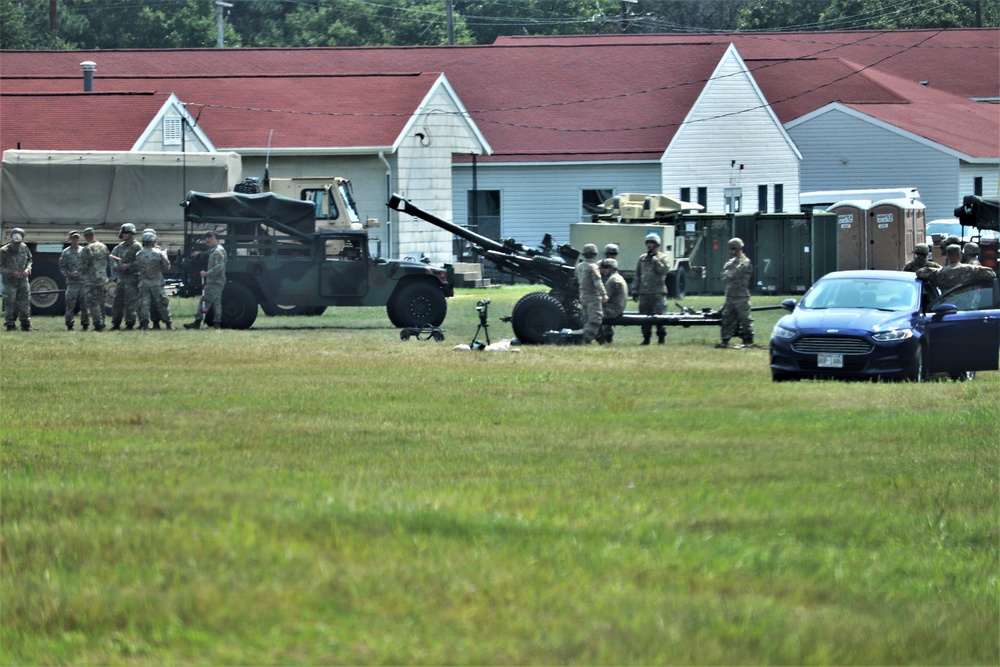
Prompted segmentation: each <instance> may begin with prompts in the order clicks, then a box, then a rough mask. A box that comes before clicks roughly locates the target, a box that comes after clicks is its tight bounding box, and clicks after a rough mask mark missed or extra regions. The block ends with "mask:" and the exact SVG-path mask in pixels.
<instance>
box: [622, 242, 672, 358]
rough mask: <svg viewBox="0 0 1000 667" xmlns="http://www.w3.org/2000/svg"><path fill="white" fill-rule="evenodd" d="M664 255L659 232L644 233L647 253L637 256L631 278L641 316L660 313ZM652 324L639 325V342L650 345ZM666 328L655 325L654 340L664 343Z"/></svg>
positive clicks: (664, 294) (663, 298) (664, 293)
mask: <svg viewBox="0 0 1000 667" xmlns="http://www.w3.org/2000/svg"><path fill="white" fill-rule="evenodd" d="M669 270H670V267H668V266H667V256H666V255H664V254H663V253H662V252H660V235H659V234H654V233H650V234H647V235H646V252H645V253H643V254H642V255H640V257H639V261H638V262H637V263H636V265H635V278H634V279H633V281H632V290H631V294H632V298H633V299H635V300H637V301H638V302H639V314H640V315H662V314H663V311H664V310H665V309H666V305H667V301H666V298H667V283H666V278H667V273H668V271H669ZM652 329H653V327H652V325H649V324H643V325H642V343H641V344H642V345H649V337H650V334H651V333H652ZM666 337H667V330H666V329H665V328H664V327H663V325H662V324H657V325H656V341H657V342H658V343H659V344H660V345H663V343H664V341H665V340H666Z"/></svg>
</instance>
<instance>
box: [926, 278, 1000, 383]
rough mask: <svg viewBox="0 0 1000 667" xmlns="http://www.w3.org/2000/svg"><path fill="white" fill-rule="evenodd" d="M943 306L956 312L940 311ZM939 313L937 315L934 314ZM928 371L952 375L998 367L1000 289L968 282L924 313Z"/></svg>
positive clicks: (990, 283) (994, 282)
mask: <svg viewBox="0 0 1000 667" xmlns="http://www.w3.org/2000/svg"><path fill="white" fill-rule="evenodd" d="M944 304H951V305H953V306H955V308H956V310H950V309H949V310H947V311H941V310H940V307H941V306H942V305H944ZM935 311H938V312H935ZM924 335H926V336H927V340H928V348H927V356H928V358H927V371H928V372H929V373H955V372H962V371H989V370H997V368H998V367H1000V363H998V359H1000V286H998V281H997V279H996V278H994V279H993V280H992V281H984V282H976V283H967V284H964V285H959V286H957V287H954V288H951V289H949V290H947V291H945V292H944V293H942V294H941V295H940V296H939V297H937V298H936V299H934V300H933V301H932V302H931V304H930V307H929V308H928V310H927V323H926V329H925V334H924Z"/></svg>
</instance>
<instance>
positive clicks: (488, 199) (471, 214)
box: [452, 190, 500, 261]
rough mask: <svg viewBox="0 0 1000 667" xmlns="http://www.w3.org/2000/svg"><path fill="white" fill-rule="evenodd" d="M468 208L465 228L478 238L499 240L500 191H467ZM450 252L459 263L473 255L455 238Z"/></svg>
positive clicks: (465, 242) (469, 247) (461, 241)
mask: <svg viewBox="0 0 1000 667" xmlns="http://www.w3.org/2000/svg"><path fill="white" fill-rule="evenodd" d="M466 205H467V206H468V210H467V218H466V223H465V226H466V227H467V228H468V229H469V230H470V231H473V232H476V233H477V234H479V235H480V236H485V237H486V238H490V239H499V238H500V191H499V190H468V191H467V192H466ZM452 252H453V253H454V255H455V257H457V258H458V260H459V261H468V260H470V259H472V258H473V257H474V256H475V255H473V253H472V250H471V245H470V243H469V242H468V241H466V240H465V239H462V238H459V237H457V236H456V237H455V240H454V242H453V244H452Z"/></svg>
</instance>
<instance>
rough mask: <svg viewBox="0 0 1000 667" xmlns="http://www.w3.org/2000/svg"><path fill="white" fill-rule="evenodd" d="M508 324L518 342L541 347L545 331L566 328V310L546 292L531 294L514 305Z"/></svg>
mask: <svg viewBox="0 0 1000 667" xmlns="http://www.w3.org/2000/svg"><path fill="white" fill-rule="evenodd" d="M510 324H511V327H512V328H513V329H514V335H515V336H517V339H518V340H519V341H521V342H522V343H524V344H526V345H527V344H533V345H541V344H542V343H544V342H545V332H546V331H560V330H562V329H564V328H566V324H567V319H566V308H564V307H563V305H562V304H561V303H559V300H558V299H556V298H555V297H554V296H552V295H551V294H549V293H548V292H531V293H530V294H525V295H524V296H523V297H521V299H520V300H519V301H518V302H517V303H516V304H514V310H513V312H511V315H510Z"/></svg>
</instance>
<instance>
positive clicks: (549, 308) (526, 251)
mask: <svg viewBox="0 0 1000 667" xmlns="http://www.w3.org/2000/svg"><path fill="white" fill-rule="evenodd" d="M388 206H389V208H392V209H395V210H397V211H401V212H403V213H406V214H407V215H412V216H414V217H416V218H420V219H421V220H424V221H426V222H429V223H431V224H432V225H435V226H437V227H440V228H441V229H444V230H445V231H449V232H451V233H452V234H454V235H455V236H458V237H459V238H462V239H465V240H466V241H469V242H470V243H471V244H472V247H471V249H472V252H473V253H474V254H476V255H479V256H480V257H482V258H484V259H487V260H489V261H490V262H493V263H494V264H495V265H496V266H497V267H498V268H499V269H500V270H501V271H507V272H509V273H512V274H514V275H517V276H520V277H522V278H525V279H527V280H528V281H529V282H531V283H532V284H536V283H541V284H543V285H546V286H548V287H549V289H550V291H549V292H530V293H528V294H525V295H524V296H523V297H521V298H520V299H519V300H518V302H517V303H516V304H514V309H513V310H512V311H511V315H510V317H508V318H504V321H509V322H510V324H511V328H512V329H513V330H514V335H515V336H517V338H518V340H519V341H520V342H521V343H524V344H539V345H540V344H542V343H544V342H545V334H546V333H547V332H549V331H562V330H563V329H579V328H580V327H581V326H582V322H581V317H580V293H579V287H578V285H577V282H576V273H575V271H574V266H575V265H576V260H577V258H578V257H579V256H580V252H579V251H577V250H575V249H573V247H572V246H570V245H567V244H564V245H560V246H558V247H557V248H555V252H556V253H557V254H558V257H553V256H552V255H551V253H552V251H553V245H552V237H551V236H550V235H549V234H546V235H545V240H543V242H542V248H541V249H538V248H532V247H530V246H525V245H522V244H520V243H517V242H516V241H514V240H513V239H507V240H505V241H497V240H494V239H491V238H487V237H485V236H481V235H480V234H477V233H475V232H473V231H471V230H469V229H466V228H464V227H460V226H458V225H455V224H453V223H450V222H447V221H446V220H442V219H441V218H439V217H437V216H435V215H433V214H432V213H428V212H427V211H424V210H422V209H421V208H419V207H417V206H414V205H413V204H412V203H411V202H409V201H407V200H406V199H404V198H403V197H400V196H399V195H398V194H394V195H392V197H391V198H390V199H389V204H388ZM677 305H678V307H679V308H680V312H677V313H664V314H662V315H641V314H639V313H636V312H626V313H623V314H622V315H620V316H619V317H617V318H614V319H611V320H605V323H607V324H613V325H615V326H641V325H644V324H645V325H659V326H683V327H691V326H720V325H721V323H722V312H721V311H719V310H714V309H711V308H702V309H701V310H698V311H696V310H694V309H692V308H689V307H686V306H681V305H680V304H677ZM778 308H781V306H761V307H757V308H753V309H752V310H773V309H778Z"/></svg>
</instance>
